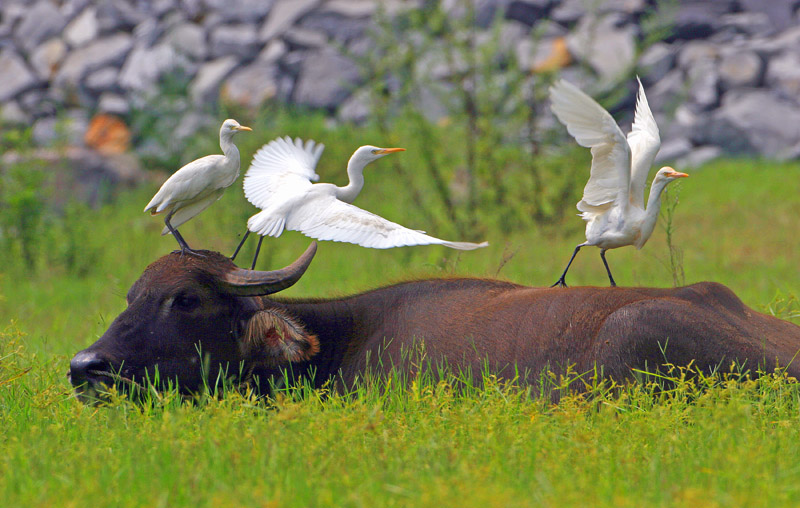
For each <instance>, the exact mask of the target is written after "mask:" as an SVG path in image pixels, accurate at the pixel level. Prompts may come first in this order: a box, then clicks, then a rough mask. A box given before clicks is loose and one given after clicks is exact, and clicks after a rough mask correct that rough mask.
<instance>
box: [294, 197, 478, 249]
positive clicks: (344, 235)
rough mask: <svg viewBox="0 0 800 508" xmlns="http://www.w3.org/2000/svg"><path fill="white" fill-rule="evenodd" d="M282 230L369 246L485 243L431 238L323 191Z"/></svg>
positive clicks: (297, 209) (464, 246)
mask: <svg viewBox="0 0 800 508" xmlns="http://www.w3.org/2000/svg"><path fill="white" fill-rule="evenodd" d="M286 229H289V230H292V231H300V232H301V233H303V234H304V235H307V236H310V237H311V238H316V239H318V240H332V241H334V242H349V243H354V244H356V245H361V246H362V247H370V248H373V249H388V248H391V247H403V246H407V245H431V244H436V245H444V246H446V247H450V248H453V249H460V250H472V249H477V248H480V247H486V246H487V245H489V244H488V242H483V243H480V244H478V243H469V242H449V241H447V240H441V239H439V238H434V237H432V236H429V235H426V234H425V233H424V232H423V231H415V230H413V229H408V228H406V227H403V226H401V225H400V224H395V223H394V222H391V221H388V220H386V219H384V218H383V217H380V216H379V215H375V214H374V213H370V212H368V211H366V210H362V209H361V208H358V207H357V206H354V205H351V204H348V203H345V202H343V201H339V200H338V199H336V198H335V197H334V196H330V195H325V194H317V195H315V196H313V198H311V199H308V200H305V201H303V202H302V203H300V204H299V206H297V207H295V208H294V209H293V210H292V212H291V213H290V214H289V215H288V217H287V219H286Z"/></svg>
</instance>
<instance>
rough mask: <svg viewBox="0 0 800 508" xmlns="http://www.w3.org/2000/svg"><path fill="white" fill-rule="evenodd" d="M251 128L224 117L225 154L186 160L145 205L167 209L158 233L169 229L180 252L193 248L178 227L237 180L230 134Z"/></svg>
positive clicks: (221, 136)
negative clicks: (162, 227)
mask: <svg viewBox="0 0 800 508" xmlns="http://www.w3.org/2000/svg"><path fill="white" fill-rule="evenodd" d="M250 130H252V129H250V127H245V126H243V125H239V122H237V121H236V120H232V119H230V118H229V119H227V120H225V121H224V122H223V123H222V127H221V128H220V130H219V146H220V148H222V153H223V154H224V155H206V156H205V157H201V158H200V159H197V160H194V161H192V162H190V163H189V164H186V165H185V166H183V167H182V168H180V169H179V170H178V171H176V172H175V173H174V174H173V175H172V176H171V177H169V179H167V181H166V182H164V185H162V186H161V188H160V189H159V190H158V192H157V193H156V195H155V196H153V199H151V200H150V202H149V203H148V204H147V206H146V207H144V211H145V212H146V211H148V210H150V213H151V214H152V215H156V214H159V213H162V212H166V214H167V215H166V217H164V224H165V227H164V229H163V230H162V231H161V234H162V235H166V234H167V233H172V235H173V236H174V237H175V240H177V242H178V245H179V246H180V248H181V252H182V253H186V252H187V251H188V252H191V251H192V249H190V248H189V245H188V244H187V243H186V241H185V240H184V239H183V237H182V236H181V234H180V233H179V232H178V227H179V226H180V225H181V224H183V223H185V222H186V221H188V220H189V219H191V218H192V217H194V216H195V215H197V214H199V213H200V212H202V211H203V210H205V209H206V208H208V207H209V206H211V204H212V203H213V202H214V201H216V200H218V199H219V198H221V197H222V193H223V191H224V190H225V189H226V188H227V187H230V185H231V184H232V183H233V182H235V181H236V178H237V177H238V176H239V149H238V148H236V145H234V144H233V136H234V135H235V134H236V133H238V132H241V131H250Z"/></svg>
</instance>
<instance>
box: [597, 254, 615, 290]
mask: <svg viewBox="0 0 800 508" xmlns="http://www.w3.org/2000/svg"><path fill="white" fill-rule="evenodd" d="M600 257H601V258H603V264H604V265H606V272H608V280H610V281H611V287H612V288H613V287H617V283H616V282H614V277H612V276H611V269H610V268H609V267H608V262H607V261H606V249H600Z"/></svg>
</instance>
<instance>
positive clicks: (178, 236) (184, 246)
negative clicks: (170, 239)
mask: <svg viewBox="0 0 800 508" xmlns="http://www.w3.org/2000/svg"><path fill="white" fill-rule="evenodd" d="M172 213H173V212H170V213H168V214H167V216H166V217H165V218H164V224H166V226H167V229H169V232H170V233H172V236H174V237H175V240H176V241H177V242H178V245H179V246H180V248H181V254H186V251H189V252H191V251H192V249H190V248H189V244H188V243H186V240H184V239H183V237H182V236H181V234H180V233H178V230H177V229H175V228H173V227H172V224H170V223H169V220H170V219H171V218H172Z"/></svg>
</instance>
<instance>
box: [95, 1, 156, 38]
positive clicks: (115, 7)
mask: <svg viewBox="0 0 800 508" xmlns="http://www.w3.org/2000/svg"><path fill="white" fill-rule="evenodd" d="M131 4H132V2H129V1H128V0H103V1H102V2H98V4H97V7H96V8H97V23H98V24H99V26H100V33H109V32H114V31H117V30H125V31H131V30H133V28H134V27H135V26H136V25H138V24H139V23H141V22H142V21H144V20H145V19H147V16H146V14H145V12H144V11H138V10H136V8H134V6H133V5H131Z"/></svg>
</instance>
